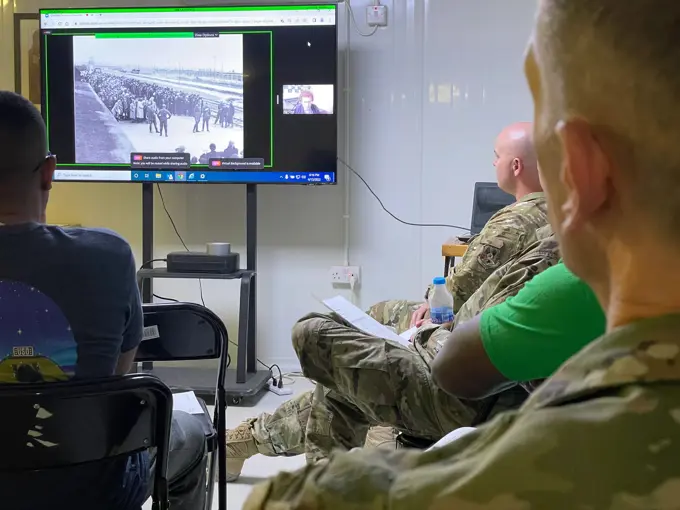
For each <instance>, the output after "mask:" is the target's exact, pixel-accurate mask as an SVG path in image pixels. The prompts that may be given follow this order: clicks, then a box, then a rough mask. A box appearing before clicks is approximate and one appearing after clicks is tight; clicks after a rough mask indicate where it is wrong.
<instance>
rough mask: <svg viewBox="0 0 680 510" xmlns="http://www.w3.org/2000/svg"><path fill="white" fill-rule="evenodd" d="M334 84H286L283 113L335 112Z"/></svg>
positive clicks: (317, 113)
mask: <svg viewBox="0 0 680 510" xmlns="http://www.w3.org/2000/svg"><path fill="white" fill-rule="evenodd" d="M333 101H334V94H333V85H284V86H283V113H284V114H288V115H330V114H332V113H333Z"/></svg>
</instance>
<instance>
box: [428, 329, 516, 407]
mask: <svg viewBox="0 0 680 510" xmlns="http://www.w3.org/2000/svg"><path fill="white" fill-rule="evenodd" d="M479 320H480V317H479V316H477V317H475V318H474V319H472V320H470V321H467V322H466V323H464V324H461V325H460V326H458V327H457V328H456V329H455V330H454V331H453V332H452V333H451V334H450V335H449V337H448V339H447V340H446V342H445V343H444V346H443V347H442V350H441V351H440V352H439V353H438V354H437V356H436V357H435V359H434V361H433V362H432V366H431V369H432V378H433V379H434V382H435V384H436V385H437V386H439V387H440V388H441V389H443V390H444V391H445V392H447V393H449V394H451V395H454V396H456V397H458V398H467V399H479V398H484V397H486V396H487V395H490V394H493V393H495V392H496V391H498V390H499V389H502V387H503V385H504V384H505V383H507V382H508V380H507V379H506V378H505V377H504V376H503V374H501V373H500V372H499V371H498V369H497V368H496V367H495V365H494V364H493V363H492V362H491V360H490V359H489V356H488V354H487V352H486V350H485V349H484V344H483V342H482V336H481V333H480V330H479Z"/></svg>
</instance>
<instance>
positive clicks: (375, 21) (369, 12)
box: [366, 5, 387, 27]
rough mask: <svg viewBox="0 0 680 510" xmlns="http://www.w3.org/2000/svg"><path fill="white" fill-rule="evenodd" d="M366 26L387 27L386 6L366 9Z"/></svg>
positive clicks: (373, 6) (370, 6)
mask: <svg viewBox="0 0 680 510" xmlns="http://www.w3.org/2000/svg"><path fill="white" fill-rule="evenodd" d="M366 24H368V26H369V27H386V26H387V6H385V5H369V6H368V7H366Z"/></svg>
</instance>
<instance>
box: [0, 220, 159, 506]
mask: <svg viewBox="0 0 680 510" xmlns="http://www.w3.org/2000/svg"><path fill="white" fill-rule="evenodd" d="M142 330H143V316H142V308H141V301H140V297H139V291H138V288H137V284H136V267H135V261H134V257H133V255H132V250H131V249H130V246H129V245H128V243H127V242H125V241H124V240H123V239H122V238H121V237H119V236H117V235H116V234H114V233H113V232H109V231H105V230H94V229H80V228H77V229H76V228H73V229H69V228H59V227H54V226H46V225H41V224H38V223H25V224H21V225H0V383H12V382H32V381H52V380H63V379H68V378H70V377H76V378H95V377H107V376H112V375H114V373H115V369H116V365H117V363H118V358H119V356H120V354H121V353H122V352H127V351H129V350H131V349H134V348H136V347H137V346H138V345H139V342H140V341H141V338H142ZM26 360H28V362H26ZM3 367H4V368H5V369H4V370H3ZM37 446H38V447H39V446H40V444H37ZM147 470H148V461H147V457H146V455H135V456H133V457H131V458H120V459H114V460H109V461H105V462H98V463H96V464H95V465H92V464H90V465H86V466H78V467H72V468H68V469H60V470H54V471H50V472H42V473H34V474H30V475H21V476H18V475H17V476H14V475H7V474H3V476H1V477H0V494H2V495H3V505H2V507H3V508H4V507H7V508H12V509H13V510H14V509H16V510H18V509H24V508H25V509H35V510H38V509H42V508H54V505H55V504H57V505H58V506H63V507H64V508H87V507H88V506H85V507H83V506H81V503H82V504H85V505H88V503H89V508H95V507H96V508H102V509H105V508H116V509H121V510H122V509H127V508H133V507H135V506H136V507H137V508H139V504H140V503H141V501H142V500H143V498H144V494H145V492H146V478H147ZM57 502H58V503H57ZM76 502H78V504H76Z"/></svg>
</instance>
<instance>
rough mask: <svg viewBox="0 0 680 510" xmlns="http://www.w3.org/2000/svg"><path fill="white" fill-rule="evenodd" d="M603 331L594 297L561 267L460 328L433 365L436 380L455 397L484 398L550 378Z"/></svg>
mask: <svg viewBox="0 0 680 510" xmlns="http://www.w3.org/2000/svg"><path fill="white" fill-rule="evenodd" d="M510 277H512V275H510ZM499 294H501V293H499ZM498 297H499V296H498V295H497V296H496V297H495V299H498ZM604 329H605V319H604V313H603V312H602V308H601V307H600V304H599V303H598V302H597V298H596V297H595V294H594V293H593V291H592V290H591V289H590V287H588V285H587V284H586V283H585V282H583V280H581V279H579V278H578V277H577V276H575V275H574V274H573V273H572V272H571V271H569V270H568V269H567V268H566V266H565V265H564V264H563V263H562V262H560V263H559V264H557V265H555V266H553V267H550V268H548V269H546V270H545V271H543V272H542V273H541V274H539V275H537V276H536V277H535V278H533V279H532V280H531V281H529V282H527V283H526V285H524V287H523V288H522V289H521V290H520V291H519V292H518V293H517V294H516V295H515V296H510V297H509V298H508V299H506V300H505V301H503V302H502V303H499V304H497V305H495V306H490V307H488V308H485V309H484V310H483V311H482V312H481V313H480V314H479V315H477V316H475V317H474V318H472V319H470V320H468V321H466V322H464V323H462V324H458V325H457V326H456V327H455V328H454V330H453V331H452V332H451V333H450V334H449V336H448V338H447V340H446V342H445V343H444V345H443V347H442V350H441V351H440V352H439V353H438V354H437V357H436V358H435V359H434V361H433V363H432V378H433V379H434V381H435V383H436V384H437V386H439V387H440V388H441V389H443V390H444V391H446V392H447V393H449V394H451V395H453V396H455V397H458V398H467V399H478V398H483V397H485V396H487V395H489V394H492V393H495V392H497V391H499V390H500V389H502V388H504V387H506V386H507V384H508V383H509V382H520V383H530V382H531V381H534V380H538V379H546V378H547V377H550V376H551V375H552V374H553V373H554V372H555V370H557V369H558V368H559V366H560V365H561V364H562V363H564V362H565V361H566V360H567V359H569V358H570V357H571V356H573V355H574V354H576V353H577V352H578V351H580V350H581V348H583V347H584V346H585V345H587V344H588V343H590V342H592V341H593V340H595V339H596V338H597V337H599V336H601V335H602V334H603V333H604Z"/></svg>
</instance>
